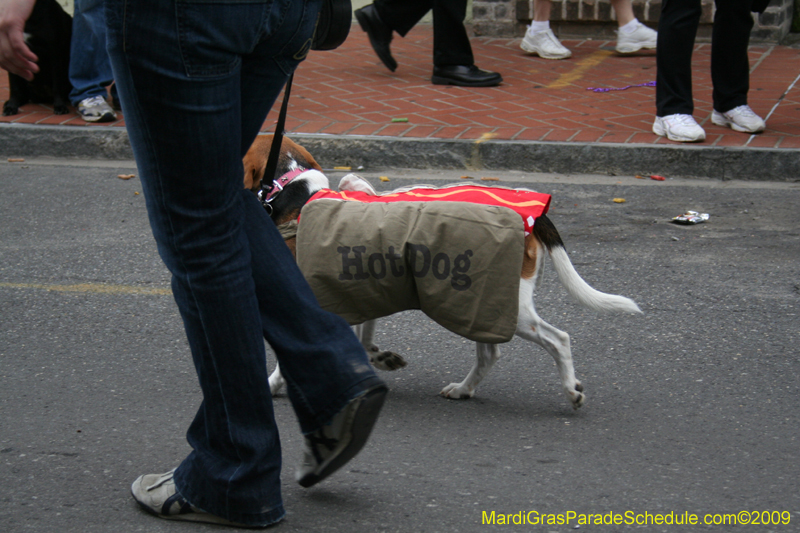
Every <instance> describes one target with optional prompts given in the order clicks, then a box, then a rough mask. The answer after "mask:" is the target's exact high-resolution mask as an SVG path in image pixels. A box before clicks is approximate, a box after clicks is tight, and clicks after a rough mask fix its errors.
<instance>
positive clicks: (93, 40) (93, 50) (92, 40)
mask: <svg viewBox="0 0 800 533" xmlns="http://www.w3.org/2000/svg"><path fill="white" fill-rule="evenodd" d="M69 81H70V83H71V84H72V91H71V92H70V93H69V99H70V102H72V105H73V106H75V107H78V104H79V103H80V102H81V101H82V100H85V99H86V98H92V97H94V96H103V97H105V95H106V87H108V86H109V85H111V82H112V81H114V76H113V74H112V73H111V61H110V60H109V58H108V52H107V51H106V20H105V9H104V3H103V0H75V8H74V12H73V15H72V43H71V45H70V60H69Z"/></svg>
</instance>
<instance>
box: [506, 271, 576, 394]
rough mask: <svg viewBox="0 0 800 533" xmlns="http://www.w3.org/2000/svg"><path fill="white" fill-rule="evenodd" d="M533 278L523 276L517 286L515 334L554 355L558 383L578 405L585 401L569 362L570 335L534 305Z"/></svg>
mask: <svg viewBox="0 0 800 533" xmlns="http://www.w3.org/2000/svg"><path fill="white" fill-rule="evenodd" d="M533 286H534V281H533V280H525V279H523V280H522V281H521V282H520V288H519V316H518V318H517V335H518V336H519V337H522V338H523V339H525V340H528V341H532V342H535V343H536V344H538V345H539V346H541V347H542V348H544V349H545V350H547V353H549V354H550V355H551V356H553V359H554V360H555V362H556V366H557V367H558V373H559V375H560V376H561V384H562V385H563V386H564V391H565V392H566V393H567V397H568V398H569V400H570V402H572V407H573V408H575V409H577V408H579V407H581V406H582V405H583V404H584V402H585V401H586V396H585V395H584V394H583V392H582V391H583V385H581V382H580V381H578V380H577V379H575V367H574V366H573V364H572V350H571V349H570V344H569V335H568V334H567V333H566V332H564V331H561V330H560V329H558V328H555V327H553V326H551V325H550V324H548V323H547V322H545V321H544V320H542V319H541V318H540V317H539V315H538V314H536V309H535V308H534V306H533Z"/></svg>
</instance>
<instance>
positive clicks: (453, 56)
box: [433, 0, 475, 67]
mask: <svg viewBox="0 0 800 533" xmlns="http://www.w3.org/2000/svg"><path fill="white" fill-rule="evenodd" d="M466 16H467V0H433V65H434V66H436V67H445V66H448V65H472V64H474V63H475V59H474V57H473V56H472V45H471V44H470V42H469V36H468V35H467V29H466V28H465V27H464V18H466Z"/></svg>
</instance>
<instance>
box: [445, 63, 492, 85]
mask: <svg viewBox="0 0 800 533" xmlns="http://www.w3.org/2000/svg"><path fill="white" fill-rule="evenodd" d="M502 81H503V76H501V75H500V73H498V72H489V71H488V70H483V69H480V68H478V67H476V66H475V65H448V66H446V67H433V76H431V82H432V83H433V84H434V85H460V86H461V87H494V86H495V85H500V83H502Z"/></svg>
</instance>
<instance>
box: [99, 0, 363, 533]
mask: <svg viewBox="0 0 800 533" xmlns="http://www.w3.org/2000/svg"><path fill="white" fill-rule="evenodd" d="M107 1H108V4H107V19H108V27H109V52H110V55H111V58H112V64H113V67H114V77H115V79H116V80H117V83H118V84H119V89H120V96H121V97H122V101H123V105H124V106H125V110H126V122H127V125H128V130H129V135H130V139H131V145H132V147H133V149H134V154H135V156H136V160H137V165H138V167H139V174H140V176H141V180H142V186H143V189H144V193H145V198H146V201H147V208H148V216H149V218H150V223H151V227H152V229H153V234H154V236H155V238H156V242H157V244H158V248H159V253H160V254H161V257H162V258H163V260H164V262H165V264H166V265H167V267H168V268H169V269H170V271H171V272H172V274H173V292H174V295H175V299H176V302H177V303H178V307H179V309H180V312H181V316H182V317H183V320H184V324H185V329H186V333H187V337H188V338H189V344H190V347H191V350H192V357H193V360H194V363H195V367H196V370H197V374H198V379H199V382H200V386H201V389H202V391H203V403H202V405H201V407H200V409H199V411H198V413H197V416H196V417H195V420H194V422H193V423H192V425H191V427H190V429H189V432H188V440H189V442H190V444H191V445H192V448H193V451H192V453H191V454H190V455H189V456H188V457H187V458H186V460H184V462H183V463H182V464H181V465H180V467H179V468H178V469H177V471H176V473H175V482H176V486H177V487H178V489H179V490H180V492H181V494H182V495H183V496H184V497H185V498H186V499H187V500H188V501H189V502H191V503H192V504H194V505H196V506H197V507H200V508H201V509H204V510H206V511H208V512H211V513H213V514H215V515H218V516H222V517H224V518H227V519H229V520H233V521H236V522H241V523H245V524H251V525H266V524H270V523H273V522H276V521H278V520H280V519H281V518H282V516H283V513H284V511H283V507H282V502H281V496H280V480H279V473H280V467H281V458H280V447H279V446H280V445H279V440H278V432H277V427H276V425H275V421H274V416H273V412H272V402H271V398H270V394H269V386H268V379H267V378H268V376H267V369H266V361H265V352H264V341H263V335H264V334H266V333H270V334H272V332H273V328H277V327H280V326H281V325H282V323H281V322H282V317H284V316H293V314H294V315H297V316H298V317H300V318H305V317H310V318H313V317H314V316H315V313H316V312H317V311H316V309H317V306H316V304H314V305H313V307H314V309H313V310H312V311H309V310H308V309H306V308H307V307H308V306H309V305H311V303H309V302H310V301H311V300H309V298H308V296H307V295H301V296H298V297H295V296H294V295H293V294H291V292H286V293H284V295H283V296H282V297H281V298H280V299H276V297H275V296H274V295H273V294H270V293H264V294H260V293H259V292H257V291H259V290H262V289H261V287H262V286H263V284H264V283H265V282H266V281H269V282H270V283H271V284H275V285H277V286H281V287H285V288H289V287H298V286H302V283H301V282H303V281H304V280H303V279H302V277H301V276H300V274H299V271H298V270H297V268H296V265H295V264H294V262H293V261H292V260H291V255H289V256H288V258H287V257H286V254H285V253H283V252H284V251H285V250H286V247H285V245H284V244H283V243H282V242H279V246H277V245H275V244H274V243H271V242H270V241H269V240H264V239H263V238H261V237H260V235H262V234H260V233H259V234H257V235H256V238H251V236H250V235H249V234H248V229H250V228H248V226H249V224H248V218H250V217H252V216H256V218H257V217H258V215H255V213H256V211H254V209H253V207H254V204H253V203H252V200H254V198H252V197H249V196H247V195H246V194H245V193H244V192H243V184H242V179H243V167H242V161H241V156H242V154H243V153H244V151H245V150H246V148H247V147H248V146H249V145H250V143H251V142H252V140H253V137H254V136H255V133H256V132H257V127H256V126H254V125H260V124H262V123H263V121H264V119H265V117H266V113H267V111H268V110H269V108H270V106H271V105H272V103H273V102H274V100H275V98H276V96H277V95H278V93H279V92H280V89H281V88H282V86H283V84H284V83H285V81H286V77H287V75H288V73H289V72H291V71H292V70H293V69H294V67H295V66H296V65H297V63H298V62H299V61H300V60H302V59H303V58H304V57H305V55H304V50H307V46H308V43H309V37H310V34H311V31H312V29H313V24H314V22H315V20H316V14H317V11H318V9H319V3H318V2H316V1H314V0H309V1H307V2H298V1H296V0H278V1H275V2H269V1H265V2H242V3H237V2H227V3H209V2H190V1H183V2H163V1H161V0H140V1H137V2H127V3H126V1H125V0H107ZM256 87H257V88H258V91H255V88H256ZM256 93H257V95H256ZM248 194H249V193H248ZM256 206H257V204H256ZM259 209H260V207H259ZM259 213H260V212H259ZM260 214H263V213H260ZM260 223H261V222H260ZM270 224H271V222H270ZM267 230H268V231H267V232H266V233H264V235H267V236H270V233H269V231H275V230H274V227H270V226H267ZM262 292H264V291H262ZM270 317H271V319H272V322H270V321H269V320H268V319H269V318H270ZM300 322H302V321H300ZM340 324H341V322H340ZM344 329H345V330H346V332H347V333H348V334H349V335H350V337H351V340H352V333H351V332H350V331H349V328H347V327H346V325H345V327H344ZM293 331H295V332H297V333H295V334H294V335H297V334H299V335H303V337H301V338H300V339H295V338H293V334H292V333H291V332H289V333H286V332H283V331H278V332H276V333H275V338H276V339H277V340H276V341H275V342H276V345H278V346H279V348H278V351H279V353H281V354H286V355H281V357H284V358H287V357H288V354H289V353H292V352H293V351H294V350H295V349H297V350H299V351H301V352H303V353H305V354H314V355H316V354H317V350H316V349H315V348H312V347H311V346H312V345H313V344H314V342H317V344H322V343H325V342H326V341H327V338H326V337H325V336H324V335H323V336H321V337H319V340H317V339H316V338H315V337H314V336H315V335H317V333H318V331H315V330H314V328H313V327H308V328H307V329H305V330H303V329H297V328H296V329H295V330H293ZM306 335H307V336H308V337H310V338H306V337H305V336H306ZM282 336H283V337H282ZM284 337H285V338H284ZM354 342H356V343H357V341H354ZM295 345H297V346H300V348H295V347H294V346H295ZM350 346H353V344H350ZM317 348H320V351H321V352H322V353H327V354H328V355H327V356H318V357H317V359H324V358H325V357H330V358H333V359H338V358H341V359H343V360H344V362H343V363H342V364H334V365H328V366H325V365H321V366H320V367H319V369H315V368H314V367H313V365H312V364H311V363H309V362H306V363H305V364H306V365H308V366H309V367H310V368H306V369H302V368H301V370H303V371H302V372H301V371H300V370H294V369H293V367H294V366H297V367H302V366H303V360H304V359H306V358H304V357H300V358H298V362H297V363H293V362H292V360H288V359H287V361H286V366H287V370H288V374H287V375H291V376H292V377H291V378H290V380H291V381H292V382H294V383H295V386H293V387H292V389H298V390H300V391H301V392H302V394H300V393H298V392H297V390H295V391H294V392H292V393H291V394H292V397H293V399H294V400H295V401H302V406H301V408H298V409H297V410H298V415H299V416H300V417H301V426H302V427H304V428H314V427H316V426H318V425H319V423H321V422H322V421H325V420H326V419H327V418H329V416H330V414H332V413H333V412H336V411H338V410H339V409H341V407H343V405H344V403H345V402H346V401H347V399H349V398H350V397H353V396H355V395H357V389H358V388H359V387H358V385H359V384H360V383H364V382H365V380H368V379H369V375H368V374H369V373H365V372H364V371H363V368H362V366H363V364H366V355H365V354H363V350H361V351H360V354H357V355H356V354H351V353H350V352H349V351H347V350H345V352H344V353H335V354H333V353H331V351H330V350H328V351H327V352H325V351H324V350H322V348H324V346H317ZM359 348H360V346H359ZM354 358H355V359H354ZM354 360H356V361H358V362H357V363H356V364H354V363H353V361H354ZM282 362H283V361H282ZM329 366H333V367H336V368H340V369H343V370H340V371H338V372H336V373H333V374H325V372H327V368H328V367H329ZM316 382H319V383H322V384H323V385H321V386H316V385H314V383H316ZM323 395H328V396H327V397H323ZM296 408H297V405H296Z"/></svg>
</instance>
